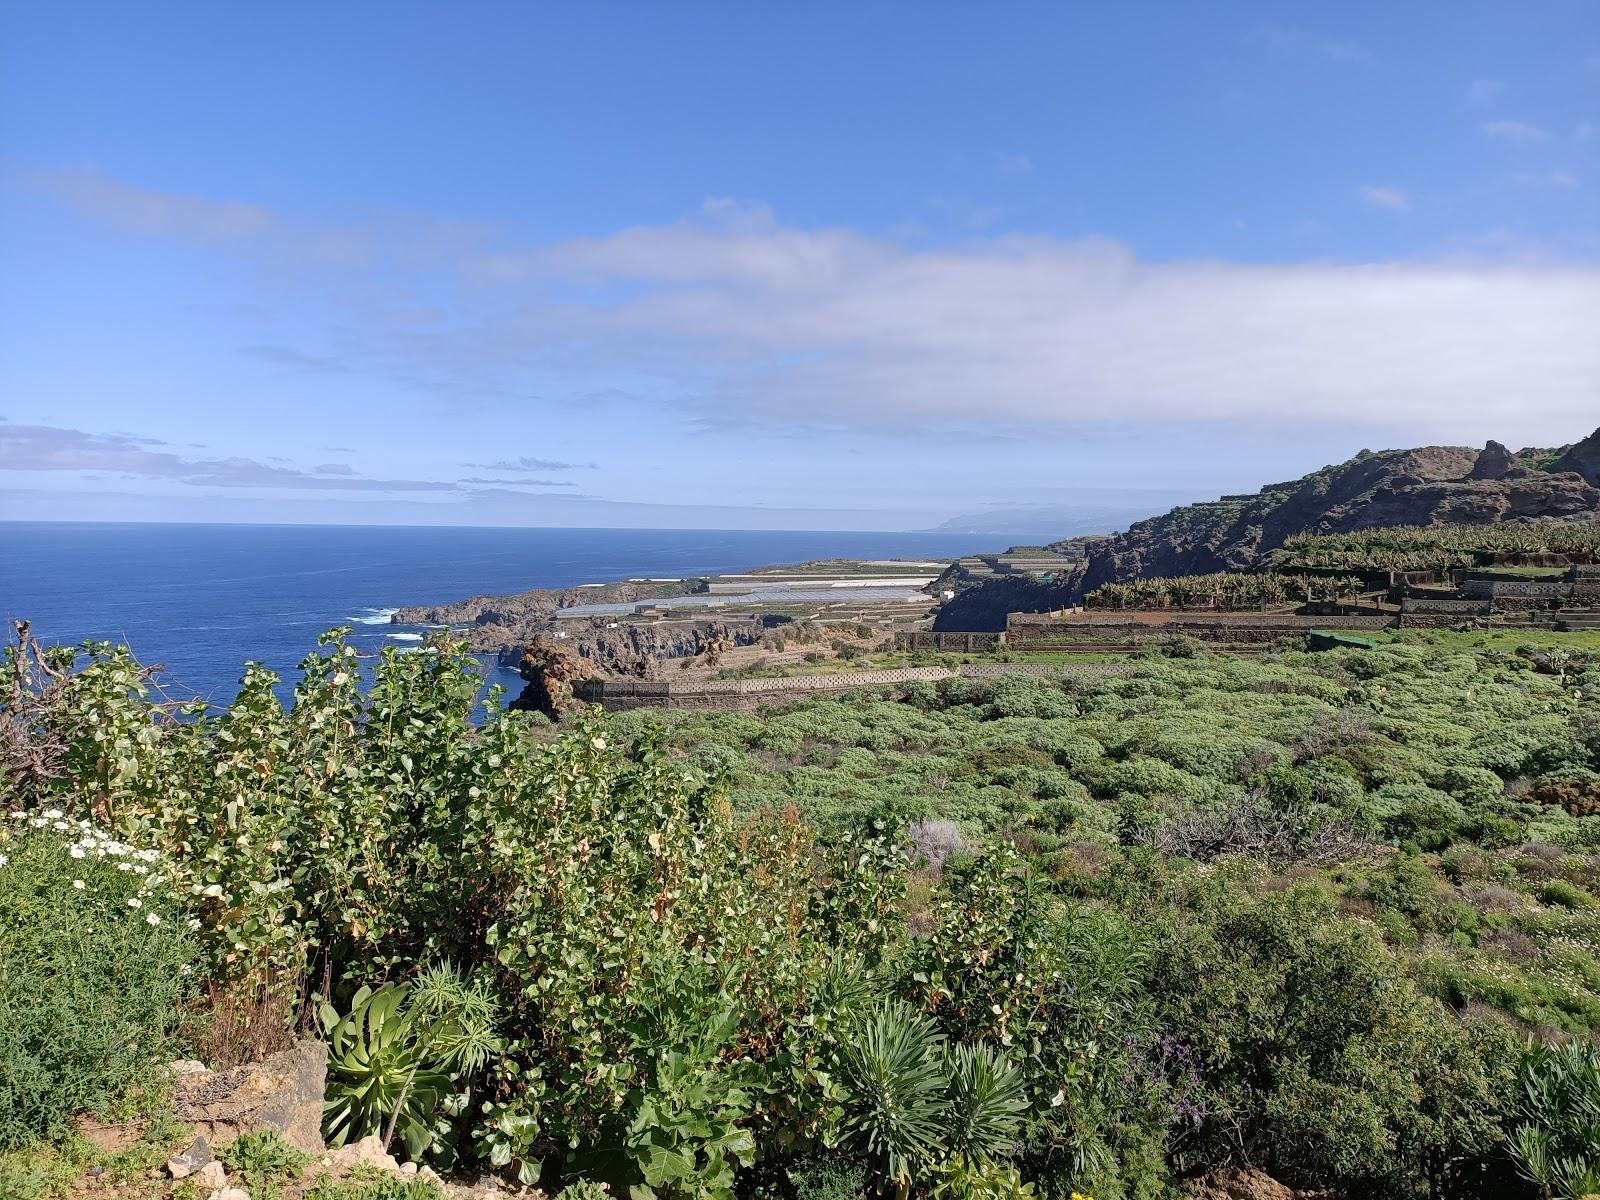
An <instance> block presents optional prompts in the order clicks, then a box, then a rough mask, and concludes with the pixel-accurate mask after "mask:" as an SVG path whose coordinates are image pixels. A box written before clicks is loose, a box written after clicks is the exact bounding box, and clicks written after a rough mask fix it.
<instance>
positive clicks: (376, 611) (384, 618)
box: [349, 608, 400, 625]
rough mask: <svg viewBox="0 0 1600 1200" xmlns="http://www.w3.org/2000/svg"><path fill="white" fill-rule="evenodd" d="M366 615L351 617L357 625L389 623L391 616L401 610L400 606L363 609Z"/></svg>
mask: <svg viewBox="0 0 1600 1200" xmlns="http://www.w3.org/2000/svg"><path fill="white" fill-rule="evenodd" d="M363 611H364V612H365V613H366V616H363V617H351V618H349V619H350V620H352V621H354V622H355V623H356V624H357V625H387V624H389V618H390V617H392V616H394V615H395V613H397V612H399V611H400V610H399V609H398V608H368V609H364V610H363Z"/></svg>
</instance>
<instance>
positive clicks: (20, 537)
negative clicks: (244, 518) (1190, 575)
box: [0, 522, 1005, 704]
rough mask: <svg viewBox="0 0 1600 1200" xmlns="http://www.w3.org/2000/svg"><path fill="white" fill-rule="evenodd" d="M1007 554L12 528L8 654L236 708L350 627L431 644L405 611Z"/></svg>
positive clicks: (923, 541) (929, 547)
mask: <svg viewBox="0 0 1600 1200" xmlns="http://www.w3.org/2000/svg"><path fill="white" fill-rule="evenodd" d="M1003 544H1005V542H1004V539H997V538H995V537H993V536H975V535H972V534H951V533H828V532H793V531H778V532H767V531H750V530H681V529H666V530H639V529H440V528H396V527H381V526H306V525H119V524H93V525H89V524H54V523H39V524H34V523H20V522H0V616H4V617H5V618H7V621H6V626H5V630H4V633H5V636H6V638H7V640H8V641H9V640H10V633H11V627H10V620H9V619H10V618H12V617H21V618H26V619H28V620H30V621H32V622H33V630H34V633H35V634H36V635H37V636H39V637H40V638H42V639H43V640H45V641H47V642H51V643H67V644H75V643H78V642H82V641H85V640H88V639H94V640H97V641H120V642H125V643H127V644H128V645H129V646H131V647H132V648H133V650H134V653H135V654H136V655H137V657H138V658H139V660H140V661H141V662H144V663H146V664H160V665H161V666H162V668H163V675H162V678H163V681H164V683H165V686H166V690H167V691H168V693H169V694H170V695H172V696H173V697H174V698H177V697H188V696H192V695H197V696H201V697H204V698H206V699H208V700H210V701H212V702H213V703H217V704H226V703H227V702H228V701H229V700H231V699H232V698H233V696H234V694H235V692H236V691H237V688H238V682H239V677H240V675H241V673H242V669H243V665H244V663H245V662H246V661H247V660H254V661H256V662H261V663H264V664H266V665H267V666H269V667H271V668H272V669H273V670H275V671H277V672H279V673H280V674H282V675H284V676H285V679H286V680H287V681H290V682H292V680H293V679H295V678H297V676H298V672H297V670H296V667H297V665H298V664H299V662H300V661H301V659H303V658H304V657H305V656H306V654H308V653H309V652H310V651H312V650H313V649H315V644H316V637H317V635H318V634H319V633H321V632H322V631H323V630H325V629H329V628H331V627H333V626H335V625H353V626H354V628H355V634H354V637H353V640H354V642H355V644H356V646H357V647H358V648H359V649H360V650H361V651H362V652H363V653H364V654H366V653H375V652H376V651H378V650H379V649H381V648H383V647H385V646H407V645H415V642H416V634H417V633H418V632H420V631H419V630H417V629H414V628H408V627H404V626H397V625H391V624H389V621H388V613H387V611H386V610H388V609H392V608H395V607H397V606H400V605H409V604H440V603H444V602H446V601H451V600H460V599H463V598H465V597H467V596H472V595H477V594H480V593H491V594H493V593H505V592H518V591H524V590H526V589H527V588H534V587H572V586H574V585H576V584H580V583H600V582H605V581H607V580H612V579H622V578H627V577H629V576H657V577H662V576H670V577H681V576H687V575H710V574H720V573H726V572H733V571H741V570H747V569H749V568H752V567H759V566H766V565H768V564H772V563H789V562H800V561H803V560H805V559H814V558H921V557H933V558H939V557H949V556H956V555H961V554H971V553H974V552H976V551H979V550H992V549H995V548H996V547H998V546H1001V545H1003ZM397 635H398V636H397ZM406 635H411V636H409V637H407V636H406ZM501 679H502V681H503V682H505V683H507V684H508V685H512V684H514V683H515V678H514V676H512V675H511V674H510V673H509V672H503V673H501ZM287 690H288V689H287V686H286V687H285V689H284V692H285V696H286V698H287Z"/></svg>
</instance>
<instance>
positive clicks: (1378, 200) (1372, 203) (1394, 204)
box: [1356, 183, 1411, 212]
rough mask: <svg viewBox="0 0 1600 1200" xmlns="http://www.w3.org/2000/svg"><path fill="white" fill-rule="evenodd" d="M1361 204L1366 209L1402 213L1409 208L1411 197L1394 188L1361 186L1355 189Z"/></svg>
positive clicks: (1372, 185) (1371, 185) (1373, 185)
mask: <svg viewBox="0 0 1600 1200" xmlns="http://www.w3.org/2000/svg"><path fill="white" fill-rule="evenodd" d="M1356 193H1357V195H1359V196H1360V197H1361V202H1362V203H1363V204H1365V205H1366V206H1367V207H1368V208H1381V209H1387V210H1388V211H1390V212H1404V211H1405V210H1406V209H1408V208H1410V207H1411V197H1410V196H1408V195H1407V194H1406V193H1405V192H1403V191H1401V190H1400V189H1399V188H1396V187H1379V186H1377V185H1376V184H1370V183H1369V184H1363V185H1362V186H1361V187H1359V188H1357V189H1356Z"/></svg>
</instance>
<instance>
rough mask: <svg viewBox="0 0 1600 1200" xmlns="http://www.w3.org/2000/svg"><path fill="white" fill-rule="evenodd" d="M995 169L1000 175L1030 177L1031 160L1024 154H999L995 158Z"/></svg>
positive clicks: (1031, 171) (1031, 172)
mask: <svg viewBox="0 0 1600 1200" xmlns="http://www.w3.org/2000/svg"><path fill="white" fill-rule="evenodd" d="M995 168H996V169H997V170H998V171H999V172H1000V174H1002V175H1032V174H1033V159H1031V158H1029V157H1028V156H1027V155H1026V154H1010V153H1006V152H1001V153H1000V154H997V155H996V156H995Z"/></svg>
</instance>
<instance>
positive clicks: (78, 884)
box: [72, 879, 83, 892]
mask: <svg viewBox="0 0 1600 1200" xmlns="http://www.w3.org/2000/svg"><path fill="white" fill-rule="evenodd" d="M72 886H73V887H75V888H77V889H78V890H79V891H80V892H81V891H83V880H81V879H74V880H73V881H72Z"/></svg>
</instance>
